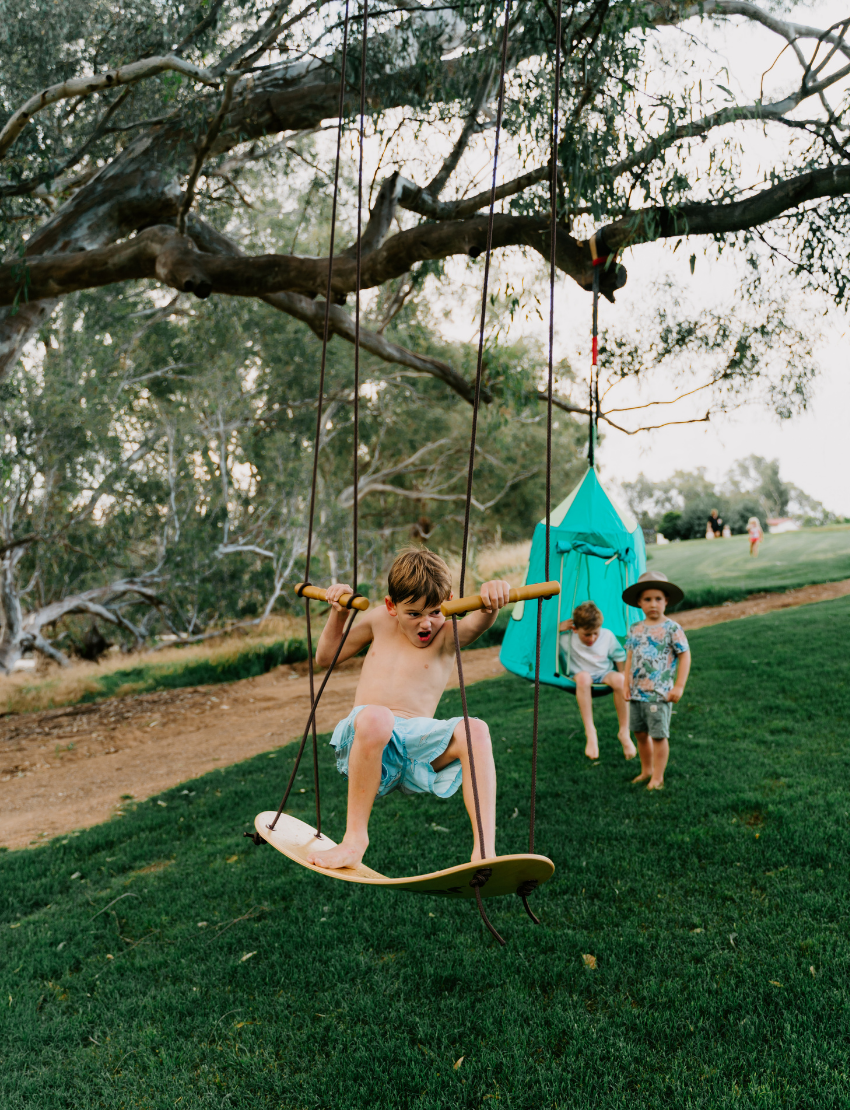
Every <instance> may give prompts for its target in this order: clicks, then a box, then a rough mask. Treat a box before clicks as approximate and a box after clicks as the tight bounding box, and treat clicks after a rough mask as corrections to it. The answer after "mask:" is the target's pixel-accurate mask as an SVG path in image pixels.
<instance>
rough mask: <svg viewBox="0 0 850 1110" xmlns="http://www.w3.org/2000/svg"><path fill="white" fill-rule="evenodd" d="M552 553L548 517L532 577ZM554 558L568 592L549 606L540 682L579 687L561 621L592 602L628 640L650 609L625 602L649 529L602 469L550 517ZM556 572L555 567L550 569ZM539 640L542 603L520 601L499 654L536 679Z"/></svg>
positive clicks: (534, 551) (536, 542)
mask: <svg viewBox="0 0 850 1110" xmlns="http://www.w3.org/2000/svg"><path fill="white" fill-rule="evenodd" d="M545 556H546V522H545V521H541V522H540V523H539V524H538V525H537V526H536V528H535V529H534V536H533V538H532V541H531V555H530V558H529V564H528V571H527V573H526V582H537V581H539V580H540V579H541V578H542V576H543V570H544V563H545ZM549 558H550V565H551V567H552V570H553V571H555V572H556V573H553V574H552V575H551V576H552V578H553V579H557V580H558V581H559V582H560V584H561V592H560V594H559V595H558V596H557V597H556V598H552V599H551V602H550V603H547V604H546V605H544V607H543V621H542V638H541V644H540V681H541V682H545V683H546V684H547V685H549V686H558V687H560V688H561V689H563V690H568V691H570V692H572V693H574V692H575V683H574V682H573V680H572V679H571V678H570V677H569V675H568V674H567V660H566V659H565V657H564V654H563V652H561V651H560V649H559V638H558V625H559V624H560V623H561V622H562V621H565V620H567V619H568V618H569V617H571V616H572V614H573V609H574V608H575V607H576V606H577V605H581V604H582V603H583V602H585V601H594V602H596V604H597V605H598V606H599V608H600V609H601V610H602V613H603V616H604V622H605V627H606V628H609V629H610V630H611V631H612V632H613V633H614V635H615V636H616V637H617V638H618V639H619V640H620V641H621V642H622V641H623V640H624V639H625V636H626V633H627V632H628V629H629V626H630V625H631V624H633V623H634V622H635V621H637V620H640V619H641V617H642V616H643V614H642V613H641V611H640V610H639V609H635V608H634V606H631V605H626V603H625V602H624V601H623V598H622V594H623V590H625V589H626V587H627V586H630V585H631V584H632V583H633V582H636V581H637V579H638V577H639V576H640V575H641V574H642V573H643V571H644V570H645V569H646V546H645V544H644V538H643V530H642V528H641V527H640V526H639V525H638V523H637V521H636V520H635V518H634V517H633V516H632V514H631V513H630V512H629V511H628V510H627V509H623V508H621V507H620V506H619V505H617V504H616V503H615V502H614V500H613V499H612V498H611V496H610V495H609V493H608V492H607V491H606V489H605V487H604V486H603V485H602V482H601V481H600V480H599V475H598V474H597V472H596V469H595V467H593V466H591V467H589V468H588V470H587V473H586V474H585V475H584V477H583V478H582V480H581V481H580V482H579V483H578V485H577V486H576V487H575V489H574V490H573V491H572V492H571V493H570V494H569V495H568V496H567V497H566V499H565V500H564V501H562V502H561V504H560V505H558V507H557V508H556V509H553V510H552V515H551V520H550V538H549ZM550 573H551V572H550ZM536 639H537V613H536V607H535V606H526V604H525V602H522V601H520V602H519V603H518V604H517V605H516V606H515V607H514V610H513V613H512V614H511V620H509V621H508V629H507V632H506V633H505V639H504V641H503V643H502V650H501V652H500V655H499V658H500V660H501V662H502V665H503V666H505V667H506V668H507V669H508V670H509V671H512V672H513V673H514V674H517V675H519V676H520V677H521V678H527V679H530V680H531V681H533V680H534V667H535V654H536ZM592 692H593V694H594V696H601V695H603V694H607V693H610V688H609V687H608V686H594V687H593V688H592Z"/></svg>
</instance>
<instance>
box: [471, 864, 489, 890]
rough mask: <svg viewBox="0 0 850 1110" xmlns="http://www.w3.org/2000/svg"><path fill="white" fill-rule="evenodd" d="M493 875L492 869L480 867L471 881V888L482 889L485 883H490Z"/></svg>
mask: <svg viewBox="0 0 850 1110" xmlns="http://www.w3.org/2000/svg"><path fill="white" fill-rule="evenodd" d="M492 874H493V868H492V867H479V868H478V870H477V871H476V872H475V874H474V875H473V876H472V878H471V879H470V880H469V885H470V886H471V887H476V888H477V887H482V886H484V884H485V883H487V882H489V881H490V876H491V875H492Z"/></svg>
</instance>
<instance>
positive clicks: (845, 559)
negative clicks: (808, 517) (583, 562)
mask: <svg viewBox="0 0 850 1110" xmlns="http://www.w3.org/2000/svg"><path fill="white" fill-rule="evenodd" d="M648 554H649V556H650V563H649V565H650V569H651V570H661V571H663V572H664V573H665V574H666V575H667V577H668V578H670V579H671V580H672V581H674V582H677V583H678V584H679V585H680V586H681V587H682V588H683V589H684V590H685V591H686V592H687V593H691V594H694V595H696V594H698V593H706V592H707V591H710V590H712V589H714V590H715V591H717V592H718V594H719V593H722V594H723V595H724V597H726V596H729V597H731V596H732V594H737V593H740V595H741V596H743V595H744V594H747V593H753V592H756V591H759V590H787V589H790V588H792V587H794V586H810V585H813V584H815V583H817V582H834V581H837V580H838V579H841V578H848V577H850V525H835V526H833V527H829V528H809V529H806V530H804V531H800V532H783V533H781V534H779V535H776V536H770V535H768V536H766V537H765V540H764V543H763V544H762V547H761V551H760V552H759V556H758V558H757V559H751V558H750V555H749V543H748V541H747V537H746V536H733V537H732V538H731V539H729V540H723V541H721V542H716V541H712V542H707V541H706V540H687V541H686V542H685V543H673V544H669V545H665V546H661V547H650V548H649V549H648ZM709 603H710V602H709Z"/></svg>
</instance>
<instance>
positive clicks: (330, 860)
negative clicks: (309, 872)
mask: <svg viewBox="0 0 850 1110" xmlns="http://www.w3.org/2000/svg"><path fill="white" fill-rule="evenodd" d="M368 847H369V841H368V840H366V841H364V842H359V841H358V842H355V841H350V840H347V839H346V838H345V837H343V841H342V844H337V846H336V848H327V849H325V851H322V849H321V848H318V849H317V848H313V849H312V850H311V851H309V852H308V853H307V862H308V863H312V864H313V866H314V867H327V868H328V869H329V870H331V871H333V870H336V868H338V867H356V866H357V865H358V863H361V862H362V861H363V857H364V856H365V854H366V849H367V848H368Z"/></svg>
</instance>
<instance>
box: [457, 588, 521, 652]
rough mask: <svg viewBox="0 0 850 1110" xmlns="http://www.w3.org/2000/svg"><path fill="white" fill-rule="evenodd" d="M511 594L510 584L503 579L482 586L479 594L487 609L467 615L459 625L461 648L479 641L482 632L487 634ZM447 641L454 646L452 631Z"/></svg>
mask: <svg viewBox="0 0 850 1110" xmlns="http://www.w3.org/2000/svg"><path fill="white" fill-rule="evenodd" d="M510 592H511V587H510V583H508V582H505V581H504V580H503V579H501V578H494V579H493V581H492V582H483V583H482V584H481V588H480V589H479V591H478V593H479V595H480V596H481V600H482V601H483V602H484V604H485V608H484V609H479V610H477V611H476V612H475V613H467V614H466V616H465V617H464V618H463V620H462V621H461V622H460V623H459V624H458V626H457V632H458V637H459V638H460V646H461V647H466V645H467V644H471V643H472V642H473V640H477V639H478V637H479V636H480V635H481V633H482V632H486V631H487V629H488V628H490V626H491V625H492V624H493V623H494V622H495V620H496V617H497V616H498V615H499V610H500V609H501V608H502V607H503V606H505V605H507V604H508V601H509V598H510ZM447 640H448V642H449V644H450V645H451V644H453V641H454V636H453V635H452V632H451V630H449V634H448V637H447Z"/></svg>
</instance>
